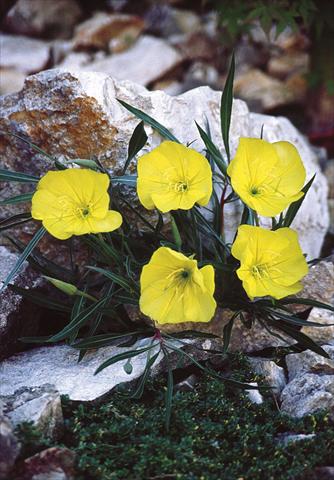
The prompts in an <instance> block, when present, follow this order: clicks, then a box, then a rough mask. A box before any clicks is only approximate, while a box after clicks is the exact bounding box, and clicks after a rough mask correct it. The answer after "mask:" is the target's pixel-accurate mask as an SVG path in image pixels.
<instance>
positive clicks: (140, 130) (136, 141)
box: [123, 120, 148, 175]
mask: <svg viewBox="0 0 334 480" xmlns="http://www.w3.org/2000/svg"><path fill="white" fill-rule="evenodd" d="M147 139H148V137H147V135H146V132H145V129H144V122H143V120H142V121H141V122H140V123H138V125H137V126H136V128H135V129H134V131H133V134H132V136H131V138H130V141H129V147H128V158H127V159H126V162H125V165H124V168H123V175H124V173H125V172H126V169H127V168H128V166H129V163H130V162H131V160H132V159H133V157H135V156H136V155H137V153H138V152H140V150H141V149H142V148H143V147H144V145H145V144H146V142H147Z"/></svg>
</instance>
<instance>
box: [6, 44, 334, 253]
mask: <svg viewBox="0 0 334 480" xmlns="http://www.w3.org/2000/svg"><path fill="white" fill-rule="evenodd" d="M145 39H147V37H145V36H144V37H143V38H141V39H140V40H139V41H138V42H137V44H136V45H135V46H134V47H133V49H134V48H137V45H138V44H139V43H140V42H142V41H143V40H144V41H146V40H145ZM154 41H155V42H161V40H158V39H155V40H154ZM149 42H150V43H151V39H150V41H149ZM159 45H161V43H160V44H159ZM130 50H132V49H130ZM130 50H128V51H127V52H124V53H122V54H117V55H114V56H113V57H114V58H115V57H119V56H125V55H128V54H129V52H130ZM161 52H162V51H161V48H160V49H159V52H158V51H157V55H158V56H160V57H161V58H162V56H163V55H161ZM149 62H150V63H152V58H150V60H149ZM116 98H120V99H122V100H125V101H126V102H127V103H130V104H132V105H133V106H135V107H137V108H140V109H141V110H143V111H145V112H146V113H147V114H149V115H151V116H152V117H154V118H156V119H157V120H158V121H159V122H160V123H162V124H163V125H165V126H166V127H167V128H168V129H170V130H171V131H172V132H173V134H174V135H175V136H176V137H178V138H179V139H180V141H182V142H184V143H187V142H189V141H194V142H193V143H192V147H193V148H195V149H197V150H198V151H201V152H203V149H204V146H203V143H202V141H201V140H200V138H199V134H198V131H197V128H196V125H195V121H194V120H196V121H197V122H198V123H199V124H200V125H201V126H202V127H204V126H205V123H206V119H207V120H208V122H209V124H210V130H211V134H212V139H213V141H214V142H215V143H216V144H217V146H218V148H219V149H220V150H221V151H222V152H223V151H224V147H223V141H222V139H221V131H220V123H219V117H220V115H219V111H220V98H221V93H220V92H216V91H213V90H211V89H210V88H208V87H200V88H198V89H195V90H192V91H189V92H186V93H184V94H182V95H180V96H177V97H170V96H168V95H166V94H165V93H164V92H161V91H155V92H149V91H147V90H146V89H145V88H143V87H141V86H139V85H136V84H133V83H131V82H128V81H124V82H122V81H117V80H115V79H111V78H110V77H108V76H107V75H104V74H102V73H92V72H66V71H60V70H49V71H44V72H41V73H40V74H38V75H34V76H31V77H29V78H28V79H27V80H26V82H25V86H24V88H23V90H22V91H21V92H20V93H19V94H16V95H15V94H14V95H8V96H7V97H6V98H5V101H4V102H3V103H4V105H3V108H2V114H1V116H0V129H1V130H5V131H6V130H12V131H13V132H16V133H19V134H21V135H27V136H28V138H29V139H30V140H31V141H32V142H33V143H35V144H37V145H38V146H39V147H40V148H42V149H44V150H45V151H47V152H48V153H49V154H51V155H55V156H59V155H61V154H63V155H66V156H67V157H69V158H91V157H92V156H96V157H97V158H99V159H101V161H103V163H104V165H105V166H106V167H107V168H109V170H110V172H111V173H113V174H117V172H119V171H120V169H121V167H122V165H123V163H124V161H125V158H126V155H127V147H128V141H129V139H130V137H131V135H132V133H133V130H134V128H135V126H136V125H137V124H138V120H137V119H135V118H134V117H133V115H131V114H130V113H129V112H128V111H127V110H126V109H125V108H123V107H122V106H121V105H120V104H119V103H118V102H117V100H116ZM263 124H264V138H265V139H266V140H269V141H278V140H288V141H290V142H292V143H294V144H295V145H296V147H297V148H298V150H299V152H300V154H301V157H302V159H303V162H304V164H305V167H306V170H307V179H309V178H311V176H312V175H313V174H314V173H315V172H316V173H317V176H316V179H315V182H314V184H313V186H312V189H311V190H310V191H309V193H308V195H307V197H306V199H305V201H304V203H303V205H302V208H301V209H300V211H299V212H298V215H297V217H296V220H295V223H294V228H295V229H296V230H298V232H299V236H300V241H301V245H302V248H303V250H304V251H305V252H308V254H309V257H308V258H315V257H318V256H319V253H320V250H321V246H322V243H323V238H324V235H325V232H326V230H327V227H328V224H329V219H328V210H327V203H326V198H327V185H326V179H325V178H324V176H323V175H322V174H321V171H320V168H319V165H318V163H317V157H316V154H315V152H314V151H313V150H312V149H311V148H310V146H309V144H308V142H307V140H306V139H305V138H304V137H303V136H302V135H301V134H300V133H299V132H298V130H297V129H296V128H294V127H293V126H292V124H291V123H290V122H289V121H288V120H287V119H285V118H275V117H270V116H265V115H258V114H252V113H249V111H248V109H247V106H246V104H245V103H244V102H242V101H239V100H236V101H234V104H233V112H232V120H231V129H230V150H231V154H232V155H234V153H235V151H236V148H237V145H238V142H239V138H240V136H246V137H247V136H255V137H259V136H260V132H261V127H262V125H263ZM146 132H147V135H148V142H147V144H146V146H145V147H144V148H143V150H142V152H143V153H145V152H147V151H149V150H151V149H152V148H154V147H155V146H157V145H158V144H159V143H160V142H161V137H160V135H159V134H158V133H157V132H153V130H152V129H151V127H148V126H147V127H146ZM0 153H1V154H2V155H3V158H4V159H5V160H4V167H5V168H10V169H12V170H18V171H29V172H31V173H35V174H41V173H43V172H45V171H46V170H47V169H48V168H49V165H50V163H48V161H47V160H46V159H45V158H42V157H41V156H40V155H36V154H35V153H33V152H32V151H31V150H29V149H25V148H22V142H21V141H18V140H17V139H13V138H10V137H7V138H2V141H1V140H0ZM27 165H29V167H27ZM134 169H135V166H134V163H132V165H130V171H132V172H133V171H134ZM6 188H7V189H6ZM6 188H5V189H4V190H3V191H4V193H3V195H5V193H6V194H8V193H10V192H12V194H13V195H14V194H18V193H20V190H15V191H14V190H10V188H9V186H8V187H6ZM11 188H12V187H11ZM17 188H22V187H21V186H18V187H17ZM239 215H240V206H238V205H236V204H235V203H233V204H229V208H228V209H226V225H225V226H226V238H227V241H232V240H233V236H234V230H235V228H236V226H237V224H238V219H239Z"/></svg>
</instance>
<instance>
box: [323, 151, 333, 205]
mask: <svg viewBox="0 0 334 480" xmlns="http://www.w3.org/2000/svg"><path fill="white" fill-rule="evenodd" d="M324 174H325V176H326V178H327V179H328V186H329V189H328V198H333V199H334V159H332V160H328V161H327V162H326V165H325V171H324Z"/></svg>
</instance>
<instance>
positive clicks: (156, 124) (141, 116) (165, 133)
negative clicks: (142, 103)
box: [117, 98, 180, 143]
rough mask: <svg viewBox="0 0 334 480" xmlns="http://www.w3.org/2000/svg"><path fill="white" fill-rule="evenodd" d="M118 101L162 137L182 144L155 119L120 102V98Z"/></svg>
mask: <svg viewBox="0 0 334 480" xmlns="http://www.w3.org/2000/svg"><path fill="white" fill-rule="evenodd" d="M117 101H118V102H119V103H120V104H121V105H123V107H125V108H126V109H127V110H129V112H131V113H133V115H135V116H136V117H137V118H139V119H140V120H143V121H144V122H145V123H147V124H148V125H151V127H152V128H154V129H155V130H157V132H159V133H160V135H161V136H162V137H164V138H167V140H171V141H172V142H177V143H180V142H179V140H178V139H177V138H176V137H174V135H173V134H172V133H171V132H170V131H169V130H168V129H167V128H166V127H164V126H163V125H161V123H159V122H157V121H156V120H154V118H152V117H150V116H149V115H147V114H146V113H144V112H142V111H141V110H139V109H138V108H135V107H132V106H131V105H129V104H128V103H126V102H124V101H123V100H120V99H119V98H117Z"/></svg>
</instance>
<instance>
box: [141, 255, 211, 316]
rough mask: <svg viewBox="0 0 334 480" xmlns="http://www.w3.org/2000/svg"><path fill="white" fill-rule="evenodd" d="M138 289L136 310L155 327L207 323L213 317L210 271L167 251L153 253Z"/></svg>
mask: <svg viewBox="0 0 334 480" xmlns="http://www.w3.org/2000/svg"><path fill="white" fill-rule="evenodd" d="M140 286H141V296H140V302H139V305H140V310H141V311H142V312H143V313H144V314H145V315H147V316H148V317H151V318H152V319H153V320H155V321H156V322H157V323H160V324H163V323H182V322H209V321H210V320H211V318H212V317H213V315H214V313H215V309H216V302H215V300H214V298H213V293H214V290H215V280H214V269H213V267H212V266H211V265H206V266H205V267H202V268H201V269H199V268H198V267H197V261H196V260H194V259H193V258H192V257H190V258H188V257H186V256H185V255H183V254H182V253H178V252H175V251H174V250H171V249H170V248H167V247H160V248H158V250H156V251H155V252H154V253H153V255H152V258H151V260H150V261H149V263H148V264H147V265H145V266H144V268H143V270H142V274H141V277H140Z"/></svg>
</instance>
